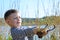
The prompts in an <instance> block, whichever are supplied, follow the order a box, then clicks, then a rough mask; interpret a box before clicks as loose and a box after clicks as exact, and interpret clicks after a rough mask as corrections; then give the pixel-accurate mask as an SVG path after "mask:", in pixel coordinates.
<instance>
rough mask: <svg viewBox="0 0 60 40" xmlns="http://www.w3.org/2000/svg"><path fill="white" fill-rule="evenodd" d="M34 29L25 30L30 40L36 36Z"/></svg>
mask: <svg viewBox="0 0 60 40" xmlns="http://www.w3.org/2000/svg"><path fill="white" fill-rule="evenodd" d="M33 29H34V28H28V29H25V30H24V32H25V34H26V36H27V37H28V38H30V37H32V36H34V32H33Z"/></svg>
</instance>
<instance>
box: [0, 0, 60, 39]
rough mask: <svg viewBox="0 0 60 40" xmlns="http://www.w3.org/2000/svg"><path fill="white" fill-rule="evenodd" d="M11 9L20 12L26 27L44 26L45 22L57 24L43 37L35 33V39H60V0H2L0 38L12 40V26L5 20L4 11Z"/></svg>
mask: <svg viewBox="0 0 60 40" xmlns="http://www.w3.org/2000/svg"><path fill="white" fill-rule="evenodd" d="M9 9H16V10H18V11H19V12H20V16H21V17H22V26H23V27H25V28H26V26H28V27H33V26H35V25H37V26H39V27H44V26H43V25H45V24H48V25H49V26H48V27H50V26H51V25H55V26H56V28H55V30H53V31H51V32H49V34H47V35H46V36H44V37H43V38H41V39H39V38H38V36H37V35H34V38H33V39H34V40H60V31H59V30H60V0H0V40H12V37H11V33H10V27H9V26H8V25H7V24H6V23H5V20H4V13H5V12H6V11H7V10H9ZM26 40H27V38H26Z"/></svg>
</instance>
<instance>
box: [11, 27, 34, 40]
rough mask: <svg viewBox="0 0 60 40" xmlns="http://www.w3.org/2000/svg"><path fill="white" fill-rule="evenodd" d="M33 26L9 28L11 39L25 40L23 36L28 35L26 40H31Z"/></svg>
mask: <svg viewBox="0 0 60 40" xmlns="http://www.w3.org/2000/svg"><path fill="white" fill-rule="evenodd" d="M33 29H34V27H33V28H28V27H20V28H11V35H12V38H13V40H25V37H26V36H27V37H28V40H33V36H34V32H33Z"/></svg>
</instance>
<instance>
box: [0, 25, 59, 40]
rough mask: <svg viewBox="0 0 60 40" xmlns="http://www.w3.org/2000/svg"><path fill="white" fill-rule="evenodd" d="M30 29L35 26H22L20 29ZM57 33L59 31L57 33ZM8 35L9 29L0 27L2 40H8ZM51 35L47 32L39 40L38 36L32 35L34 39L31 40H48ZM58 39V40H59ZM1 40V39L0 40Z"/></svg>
mask: <svg viewBox="0 0 60 40" xmlns="http://www.w3.org/2000/svg"><path fill="white" fill-rule="evenodd" d="M32 27H35V26H29V27H28V26H23V27H21V28H24V29H26V28H32ZM41 28H44V26H43V27H42V26H41ZM58 32H59V31H58ZM55 33H56V34H57V30H56V32H55ZM9 34H10V27H9V26H7V27H6V26H0V35H2V40H5V39H6V40H7V39H8V36H9ZM51 34H52V32H49V33H48V34H47V35H46V36H44V37H43V38H41V39H39V38H38V36H37V35H34V37H33V39H34V40H50V36H51ZM4 37H5V39H4ZM25 39H26V40H28V39H27V37H26V38H25ZM59 39H60V38H58V40H59ZM0 40H1V39H0Z"/></svg>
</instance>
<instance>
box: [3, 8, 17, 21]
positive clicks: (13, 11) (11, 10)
mask: <svg viewBox="0 0 60 40" xmlns="http://www.w3.org/2000/svg"><path fill="white" fill-rule="evenodd" d="M12 13H17V10H15V9H10V10H8V11H6V12H5V14H4V19H5V20H6V19H7V18H8V16H9V15H11V14H12Z"/></svg>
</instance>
